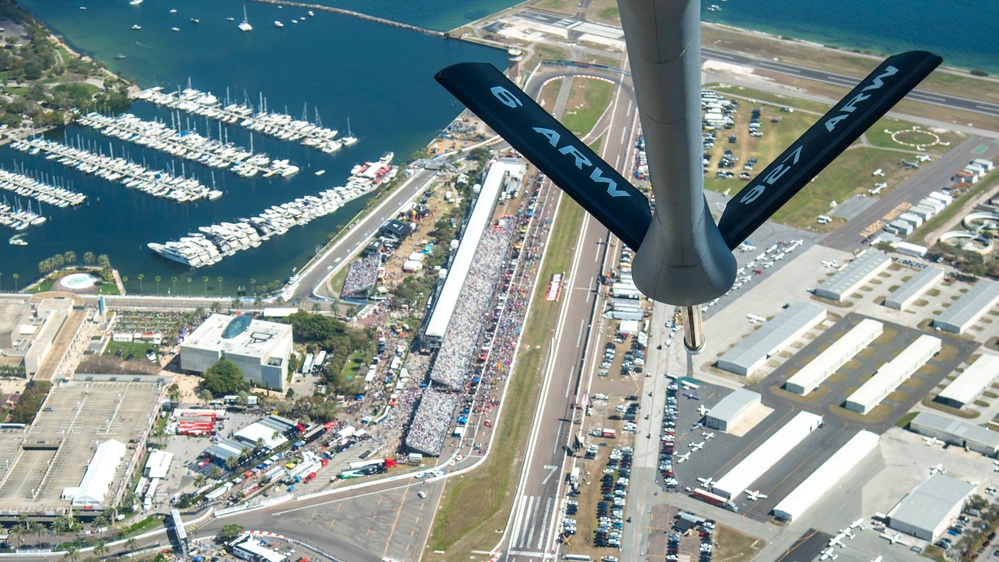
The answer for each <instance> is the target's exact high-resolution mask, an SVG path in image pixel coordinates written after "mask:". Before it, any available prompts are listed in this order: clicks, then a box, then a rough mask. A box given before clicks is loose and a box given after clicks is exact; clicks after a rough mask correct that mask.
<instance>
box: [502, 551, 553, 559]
mask: <svg viewBox="0 0 999 562" xmlns="http://www.w3.org/2000/svg"><path fill="white" fill-rule="evenodd" d="M507 554H509V555H510V556H527V557H528V558H544V556H545V553H544V552H529V551H525V550H511V551H510V552H508V553H507Z"/></svg>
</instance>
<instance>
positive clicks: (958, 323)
mask: <svg viewBox="0 0 999 562" xmlns="http://www.w3.org/2000/svg"><path fill="white" fill-rule="evenodd" d="M996 303H999V283H997V282H995V281H989V280H988V279H979V280H978V281H977V282H976V283H975V285H974V286H973V287H972V288H971V290H970V291H968V292H967V293H965V294H964V296H962V297H961V298H960V299H959V300H958V301H957V302H955V303H954V304H953V306H951V307H950V308H948V309H947V310H945V311H943V313H942V314H940V316H938V317H937V318H936V319H935V320H933V327H934V328H937V329H940V330H943V331H945V332H951V333H954V334H963V333H964V331H965V330H967V329H968V328H970V327H971V325H972V324H974V323H975V322H977V321H978V320H979V319H980V318H981V317H982V316H984V315H985V313H986V312H988V311H989V309H991V308H992V307H994V306H995V305H996Z"/></svg>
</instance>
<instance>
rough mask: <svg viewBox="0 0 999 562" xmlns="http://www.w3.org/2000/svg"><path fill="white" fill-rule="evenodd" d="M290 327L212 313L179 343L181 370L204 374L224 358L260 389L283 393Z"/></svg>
mask: <svg viewBox="0 0 999 562" xmlns="http://www.w3.org/2000/svg"><path fill="white" fill-rule="evenodd" d="M291 330H292V328H291V325H290V324H278V323H276V322H266V321H264V320H256V319H254V318H250V317H249V316H228V315H225V314H212V315H211V316H209V317H208V319H207V320H205V321H204V322H203V323H202V324H201V325H200V326H198V328H197V329H196V330H194V331H193V332H191V334H190V335H189V336H187V337H186V338H184V342H183V343H181V344H180V368H181V369H183V370H185V371H193V372H195V373H199V374H203V373H204V372H205V371H207V370H208V369H209V368H211V366H212V365H214V364H216V363H218V362H219V360H221V359H228V360H229V361H232V362H233V363H235V364H236V365H239V368H240V369H241V370H242V371H243V378H244V379H246V380H247V381H250V382H252V383H255V384H256V385H257V386H261V387H264V388H268V389H272V390H280V391H284V386H285V379H286V378H287V375H288V358H289V357H290V356H291V349H292V335H291Z"/></svg>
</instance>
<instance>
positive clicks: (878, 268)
mask: <svg viewBox="0 0 999 562" xmlns="http://www.w3.org/2000/svg"><path fill="white" fill-rule="evenodd" d="M889 265H891V257H889V256H888V255H887V254H885V253H884V252H879V251H876V250H867V251H865V252H864V253H862V254H860V255H859V256H857V257H856V258H855V259H854V260H853V261H851V262H850V263H849V264H847V265H846V266H845V267H843V268H842V269H840V270H839V271H837V272H836V273H834V274H832V275H831V276H830V277H829V278H828V279H826V280H825V281H824V282H823V283H822V284H821V285H819V286H818V287H817V288H816V289H815V294H816V296H820V297H823V298H826V299H830V300H833V301H836V302H840V301H842V300H843V299H845V298H846V297H848V296H850V295H851V294H853V293H855V292H857V290H858V289H860V286H861V285H863V284H864V283H866V282H867V281H868V280H869V279H870V278H871V277H874V276H875V275H877V274H878V273H880V272H882V271H884V269H885V268H887V267H888V266H889Z"/></svg>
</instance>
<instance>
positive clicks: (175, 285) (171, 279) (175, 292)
mask: <svg viewBox="0 0 999 562" xmlns="http://www.w3.org/2000/svg"><path fill="white" fill-rule="evenodd" d="M170 281H172V282H173V294H175V295H176V294H177V276H176V275H175V276H173V277H171V278H170Z"/></svg>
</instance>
